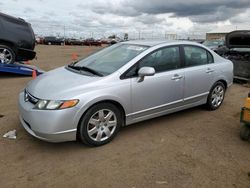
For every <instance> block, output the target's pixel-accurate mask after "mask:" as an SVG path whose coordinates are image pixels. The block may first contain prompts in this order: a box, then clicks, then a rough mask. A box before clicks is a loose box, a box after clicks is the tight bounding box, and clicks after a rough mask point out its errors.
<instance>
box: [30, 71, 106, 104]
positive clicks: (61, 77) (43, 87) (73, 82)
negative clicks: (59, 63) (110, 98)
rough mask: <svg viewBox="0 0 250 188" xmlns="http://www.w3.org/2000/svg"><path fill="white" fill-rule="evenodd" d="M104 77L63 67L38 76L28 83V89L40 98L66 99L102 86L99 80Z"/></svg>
mask: <svg viewBox="0 0 250 188" xmlns="http://www.w3.org/2000/svg"><path fill="white" fill-rule="evenodd" d="M102 79H104V77H93V76H87V75H86V76H85V75H82V74H78V73H75V72H71V71H69V70H67V69H65V68H64V67H61V68H58V69H55V70H52V71H49V72H46V73H44V74H42V75H40V76H38V77H37V78H36V79H35V80H32V81H31V82H29V83H28V85H27V87H26V89H27V91H28V92H29V93H30V94H31V95H33V96H34V97H36V98H39V99H48V100H65V99H72V98H74V97H75V96H77V95H79V94H81V93H83V92H85V91H90V90H91V88H98V87H101V84H100V83H98V82H99V81H101V80H102ZM94 83H95V84H94Z"/></svg>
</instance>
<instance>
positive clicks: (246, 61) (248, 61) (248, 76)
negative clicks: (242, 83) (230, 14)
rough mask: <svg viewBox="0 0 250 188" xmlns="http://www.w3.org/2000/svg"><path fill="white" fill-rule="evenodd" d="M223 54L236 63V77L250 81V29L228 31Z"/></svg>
mask: <svg viewBox="0 0 250 188" xmlns="http://www.w3.org/2000/svg"><path fill="white" fill-rule="evenodd" d="M221 55H222V56H223V57H225V58H227V59H229V60H231V61H232V62H233V63H234V77H235V78H237V79H241V80H246V81H250V30H244V31H241V30H238V31H233V32H231V33H228V34H227V35H226V46H225V48H224V49H223V50H222V51H221Z"/></svg>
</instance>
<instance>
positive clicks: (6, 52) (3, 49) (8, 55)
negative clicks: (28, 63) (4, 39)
mask: <svg viewBox="0 0 250 188" xmlns="http://www.w3.org/2000/svg"><path fill="white" fill-rule="evenodd" d="M15 60H16V55H15V53H14V50H12V49H11V48H10V47H8V46H6V45H0V63H3V64H13V63H14V62H15Z"/></svg>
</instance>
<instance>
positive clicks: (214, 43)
mask: <svg viewBox="0 0 250 188" xmlns="http://www.w3.org/2000/svg"><path fill="white" fill-rule="evenodd" d="M202 44H203V45H204V46H206V47H208V48H210V49H211V50H213V51H215V52H217V50H218V48H220V47H222V46H225V41H223V40H206V41H204V42H203V43H202Z"/></svg>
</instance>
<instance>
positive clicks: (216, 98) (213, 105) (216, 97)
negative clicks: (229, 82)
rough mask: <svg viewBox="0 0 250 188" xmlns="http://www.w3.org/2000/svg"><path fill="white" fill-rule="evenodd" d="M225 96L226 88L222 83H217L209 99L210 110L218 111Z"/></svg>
mask: <svg viewBox="0 0 250 188" xmlns="http://www.w3.org/2000/svg"><path fill="white" fill-rule="evenodd" d="M224 96H225V86H224V84H223V83H222V82H217V83H215V84H214V86H213V87H212V89H211V90H210V93H209V95H208V98H207V104H206V105H207V107H208V109H209V110H216V109H218V108H219V107H220V106H221V104H222V102H223V100H224Z"/></svg>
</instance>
